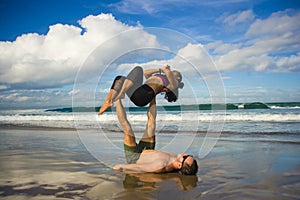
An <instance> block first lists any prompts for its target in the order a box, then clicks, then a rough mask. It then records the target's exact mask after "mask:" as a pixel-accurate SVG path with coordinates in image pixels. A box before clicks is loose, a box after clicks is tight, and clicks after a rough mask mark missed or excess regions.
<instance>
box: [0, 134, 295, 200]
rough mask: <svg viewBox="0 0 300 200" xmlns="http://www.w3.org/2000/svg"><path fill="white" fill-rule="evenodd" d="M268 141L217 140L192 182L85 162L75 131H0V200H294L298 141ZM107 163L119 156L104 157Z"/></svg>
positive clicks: (230, 136) (268, 138)
mask: <svg viewBox="0 0 300 200" xmlns="http://www.w3.org/2000/svg"><path fill="white" fill-rule="evenodd" d="M86 132H89V130H86ZM112 134H113V133H112ZM115 134H116V135H115V140H116V141H117V142H122V134H121V133H115ZM200 137H201V136H200ZM276 137H282V138H278V139H277V138H276ZM276 137H274V136H272V135H253V134H252V135H247V134H242V135H236V134H227V135H222V136H221V138H220V139H219V140H218V143H217V144H216V146H215V147H214V149H213V150H212V152H211V153H210V154H209V155H208V156H206V157H205V158H203V159H201V160H198V163H199V167H200V169H199V172H198V174H197V176H190V177H189V176H181V175H180V174H174V173H172V174H127V175H125V174H121V173H117V172H115V171H113V170H112V169H111V168H109V167H108V166H107V165H105V164H103V163H101V162H99V161H98V160H96V159H95V158H93V156H91V155H90V153H89V152H88V151H87V150H86V148H85V147H84V145H83V144H82V143H81V141H80V139H79V137H78V135H77V133H76V131H75V130H63V129H51V130H50V129H42V128H26V129H20V128H5V129H1V130H0V138H1V140H0V150H1V151H0V163H1V165H0V197H1V199H299V198H300V192H299V188H300V156H299V154H300V143H299V136H297V135H294V136H291V135H289V136H288V137H286V136H284V135H282V136H276ZM172 138H173V135H172V134H164V135H158V136H157V140H158V148H160V147H161V146H163V143H164V141H168V140H171V139H172ZM99 145H100V146H101V145H102V144H101V142H100V143H99ZM190 151H191V152H188V153H192V154H194V153H196V152H197V151H198V149H197V148H196V147H193V148H191V149H190ZM111 156H112V159H115V158H114V157H115V156H121V155H118V154H116V153H114V152H111ZM116 159H117V160H118V159H119V158H116ZM120 160H121V158H120Z"/></svg>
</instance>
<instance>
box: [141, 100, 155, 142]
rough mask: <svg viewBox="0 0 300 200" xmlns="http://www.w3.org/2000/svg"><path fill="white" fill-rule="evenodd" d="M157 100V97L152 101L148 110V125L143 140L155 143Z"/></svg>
mask: <svg viewBox="0 0 300 200" xmlns="http://www.w3.org/2000/svg"><path fill="white" fill-rule="evenodd" d="M156 114H157V111H156V100H155V98H154V99H153V100H152V101H151V102H150V104H149V107H148V111H147V117H148V121H147V126H146V130H145V132H144V135H143V137H142V138H141V141H143V142H150V143H154V144H155V128H156Z"/></svg>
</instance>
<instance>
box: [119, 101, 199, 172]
mask: <svg viewBox="0 0 300 200" xmlns="http://www.w3.org/2000/svg"><path fill="white" fill-rule="evenodd" d="M116 112H117V116H118V119H119V122H120V124H121V126H122V128H123V131H124V151H125V156H126V160H127V163H128V164H117V165H115V166H114V170H117V171H123V170H129V171H135V172H152V173H167V172H179V171H180V172H181V173H182V174H185V175H195V174H196V173H197V171H198V165H197V162H196V160H195V159H194V158H193V156H191V155H187V154H186V153H182V154H178V155H175V154H173V153H169V152H163V151H158V150H154V148H155V127H156V124H155V123H156V102H155V98H154V99H153V100H152V101H151V102H150V105H149V108H148V111H147V116H148V122H147V126H146V130H145V132H144V135H143V137H142V138H141V140H140V142H139V144H137V143H136V141H135V135H134V133H133V130H132V128H131V125H130V123H129V122H128V120H127V117H126V113H125V111H124V107H123V105H122V102H121V100H117V102H116Z"/></svg>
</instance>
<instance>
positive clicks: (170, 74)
mask: <svg viewBox="0 0 300 200" xmlns="http://www.w3.org/2000/svg"><path fill="white" fill-rule="evenodd" d="M162 72H164V73H165V75H166V76H167V79H168V81H169V85H167V88H168V89H170V90H173V89H175V88H178V81H177V80H176V79H175V77H174V75H173V72H172V71H171V70H170V66H169V65H166V66H164V67H163V68H162Z"/></svg>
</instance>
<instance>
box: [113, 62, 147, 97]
mask: <svg viewBox="0 0 300 200" xmlns="http://www.w3.org/2000/svg"><path fill="white" fill-rule="evenodd" d="M143 76H144V72H143V68H142V67H139V66H136V67H135V68H133V69H132V70H131V71H130V72H129V74H128V75H127V77H126V80H125V81H124V84H123V86H122V89H121V90H120V92H119V94H118V95H117V96H116V97H115V98H114V99H113V100H114V101H116V100H118V99H124V98H125V93H126V94H127V96H128V97H129V98H130V97H131V95H132V94H133V92H134V91H135V90H136V89H137V88H138V87H140V86H141V85H142V84H143Z"/></svg>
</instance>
